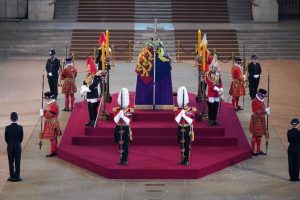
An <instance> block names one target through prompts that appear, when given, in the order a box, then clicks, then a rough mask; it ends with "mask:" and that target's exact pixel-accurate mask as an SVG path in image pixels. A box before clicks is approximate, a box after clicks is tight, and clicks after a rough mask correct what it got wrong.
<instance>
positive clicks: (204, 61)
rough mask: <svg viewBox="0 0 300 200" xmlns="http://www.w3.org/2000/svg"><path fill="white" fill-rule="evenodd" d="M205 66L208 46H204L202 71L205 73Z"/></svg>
mask: <svg viewBox="0 0 300 200" xmlns="http://www.w3.org/2000/svg"><path fill="white" fill-rule="evenodd" d="M205 65H206V44H205V43H203V44H202V70H203V73H205Z"/></svg>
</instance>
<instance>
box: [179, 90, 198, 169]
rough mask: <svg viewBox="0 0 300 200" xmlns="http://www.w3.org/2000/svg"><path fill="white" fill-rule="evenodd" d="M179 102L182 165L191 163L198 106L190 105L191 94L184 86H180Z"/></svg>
mask: <svg viewBox="0 0 300 200" xmlns="http://www.w3.org/2000/svg"><path fill="white" fill-rule="evenodd" d="M177 103H178V106H179V107H175V108H174V111H175V121H176V122H177V124H178V129H177V130H178V132H177V133H178V143H179V144H180V147H181V162H180V164H181V165H189V164H190V154H191V142H192V141H194V131H193V123H194V121H195V112H196V108H194V107H189V106H188V103H189V96H188V93H187V89H186V88H185V87H184V86H182V87H180V88H178V92H177Z"/></svg>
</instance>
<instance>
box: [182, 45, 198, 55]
mask: <svg viewBox="0 0 300 200" xmlns="http://www.w3.org/2000/svg"><path fill="white" fill-rule="evenodd" d="M179 45H180V48H181V49H182V51H183V52H184V53H186V54H191V53H193V52H195V47H194V48H193V49H192V50H191V51H189V52H188V51H186V50H185V49H184V48H183V46H182V45H181V43H180V44H179Z"/></svg>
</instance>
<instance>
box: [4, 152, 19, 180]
mask: <svg viewBox="0 0 300 200" xmlns="http://www.w3.org/2000/svg"><path fill="white" fill-rule="evenodd" d="M7 156H8V165H9V175H10V178H11V179H19V178H20V164H21V151H20V152H16V151H12V152H7Z"/></svg>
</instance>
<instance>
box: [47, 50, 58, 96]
mask: <svg viewBox="0 0 300 200" xmlns="http://www.w3.org/2000/svg"><path fill="white" fill-rule="evenodd" d="M49 55H50V58H49V59H48V60H47V63H46V71H47V78H48V84H49V88H50V92H51V93H52V94H54V97H55V99H56V98H57V95H58V92H57V83H58V77H59V76H58V72H59V69H60V61H59V59H58V58H56V57H55V49H50V52H49Z"/></svg>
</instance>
